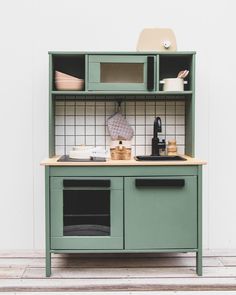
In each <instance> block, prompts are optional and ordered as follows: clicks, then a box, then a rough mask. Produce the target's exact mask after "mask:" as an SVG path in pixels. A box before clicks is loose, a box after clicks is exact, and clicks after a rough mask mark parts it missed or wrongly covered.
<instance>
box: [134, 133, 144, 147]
mask: <svg viewBox="0 0 236 295" xmlns="http://www.w3.org/2000/svg"><path fill="white" fill-rule="evenodd" d="M135 137H136V144H137V145H145V137H144V136H139V135H137V136H135Z"/></svg>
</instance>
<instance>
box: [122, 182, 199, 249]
mask: <svg viewBox="0 0 236 295" xmlns="http://www.w3.org/2000/svg"><path fill="white" fill-rule="evenodd" d="M136 179H154V180H155V179H156V180H163V179H164V180H167V179H168V180H176V179H178V180H184V182H185V185H184V187H183V186H182V187H181V184H180V185H179V186H176V187H175V185H176V183H174V186H172V187H171V186H170V187H168V186H166V187H165V185H166V184H165V182H164V186H162V185H163V183H161V184H160V187H153V186H151V185H150V186H144V187H143V188H136V186H135V180H136ZM172 185H173V183H172ZM197 185H198V183H197V176H163V177H162V176H158V177H153V176H150V177H147V176H145V177H126V178H125V182H124V190H125V193H124V200H125V249H127V250H130V249H135V250H138V249H139V250H145V249H146V250H151V249H153V250H158V249H184V248H188V249H194V250H195V249H197V248H198V189H197ZM172 200H173V202H172ZM148 202H151V203H148ZM178 202H179V203H178ZM159 205H160V207H159ZM168 206H169V207H168ZM134 208H135V209H134ZM155 210H156V211H155ZM168 210H169V211H168ZM188 210H190V211H188ZM155 213H157V214H156V215H155ZM177 222H179V225H178V224H177ZM182 226H183V227H182ZM182 228H183V232H182V231H181V230H182ZM142 233H143V235H142Z"/></svg>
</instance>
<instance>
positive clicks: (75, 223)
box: [50, 177, 123, 250]
mask: <svg viewBox="0 0 236 295" xmlns="http://www.w3.org/2000/svg"><path fill="white" fill-rule="evenodd" d="M50 191H51V194H50V213H51V215H50V217H51V218H50V222H51V249H78V250H83V249H85V250H86V249H91V250H96V249H123V178H122V177H110V178H102V177H90V178H87V177H79V178H78V177H52V178H51V181H50Z"/></svg>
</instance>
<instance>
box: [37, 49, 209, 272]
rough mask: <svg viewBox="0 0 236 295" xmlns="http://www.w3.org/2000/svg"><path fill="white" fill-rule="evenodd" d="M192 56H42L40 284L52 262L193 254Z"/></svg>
mask: <svg viewBox="0 0 236 295" xmlns="http://www.w3.org/2000/svg"><path fill="white" fill-rule="evenodd" d="M195 56H196V54H195V52H180V51H176V52H171V51H169V52H165V51H142V52H136V51H135V52H49V158H48V159H46V160H44V161H43V162H42V165H44V166H45V188H46V190H45V192H46V193H45V199H46V276H50V275H51V254H52V253H158V252H160V253H163V252H195V253H196V272H197V274H198V275H202V166H203V165H204V164H205V162H204V161H201V160H197V159H196V158H194V153H195V152H194V146H195V143H194V138H195V136H194V134H195V120H194V118H195Z"/></svg>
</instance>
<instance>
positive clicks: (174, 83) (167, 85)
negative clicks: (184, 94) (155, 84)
mask: <svg viewBox="0 0 236 295" xmlns="http://www.w3.org/2000/svg"><path fill="white" fill-rule="evenodd" d="M160 84H163V91H184V84H188V82H187V81H184V79H182V78H167V79H163V80H161V81H160Z"/></svg>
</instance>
